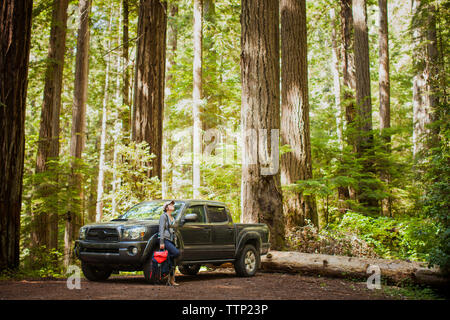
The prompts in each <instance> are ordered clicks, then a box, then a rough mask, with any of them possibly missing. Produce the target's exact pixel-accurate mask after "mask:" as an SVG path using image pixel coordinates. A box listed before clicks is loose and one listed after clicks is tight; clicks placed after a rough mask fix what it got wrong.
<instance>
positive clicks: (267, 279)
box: [0, 269, 399, 300]
mask: <svg viewBox="0 0 450 320" xmlns="http://www.w3.org/2000/svg"><path fill="white" fill-rule="evenodd" d="M176 281H177V282H178V283H179V284H180V285H179V286H178V287H169V286H164V285H149V284H147V283H146V282H145V280H144V277H143V276H141V275H112V276H111V277H110V278H109V279H108V280H106V281H104V282H91V281H88V280H87V279H84V278H82V279H81V283H80V289H72V290H69V289H68V287H67V281H66V280H65V279H52V280H21V281H10V280H4V281H0V300H100V299H101V300H128V299H130V300H148V299H151V300H155V299H158V300H162V299H164V300H166V299H169V300H180V299H182V300H197V299H198V300H380V299H381V300H383V299H399V297H393V296H390V295H388V294H387V293H385V292H384V290H382V289H381V290H369V289H367V286H366V283H365V282H354V281H350V280H343V279H332V278H324V277H314V276H303V275H296V274H282V273H257V274H256V275H255V276H254V277H251V278H240V277H237V276H236V275H235V273H234V270H232V269H216V270H206V271H200V272H199V274H197V275H196V276H185V275H181V274H178V273H177V277H176Z"/></svg>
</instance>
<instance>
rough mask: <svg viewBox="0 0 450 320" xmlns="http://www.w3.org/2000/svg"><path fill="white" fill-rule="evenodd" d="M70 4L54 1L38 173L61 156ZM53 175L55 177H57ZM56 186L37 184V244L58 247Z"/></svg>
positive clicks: (34, 227) (34, 231)
mask: <svg viewBox="0 0 450 320" xmlns="http://www.w3.org/2000/svg"><path fill="white" fill-rule="evenodd" d="M68 4H69V1H68V0H63V1H54V2H53V13H52V24H51V31H50V44H49V50H48V58H47V59H48V61H47V70H46V73H45V86H44V98H43V103H42V112H41V122H40V130H39V144H38V152H37V159H36V173H38V174H39V173H49V172H52V171H53V170H52V168H49V164H48V161H49V160H55V159H57V158H58V156H59V131H60V125H59V122H60V121H59V114H60V110H61V91H62V77H63V69H64V53H65V49H66V26H67V7H68ZM53 173H56V172H53ZM45 179H47V178H45ZM51 179H52V180H53V179H54V177H52V178H51ZM56 189H57V188H55V187H52V186H50V185H49V184H47V183H43V184H41V185H39V186H38V187H37V190H36V194H37V196H38V197H41V198H43V200H44V202H43V203H42V205H41V207H40V208H39V210H38V212H33V217H32V220H33V223H32V234H31V238H32V243H33V246H35V247H40V246H43V245H46V246H47V247H49V246H50V247H52V248H56V247H57V244H58V206H57V204H55V199H54V198H52V199H50V198H49V197H51V196H52V195H54V194H55V193H56ZM50 234H51V237H50Z"/></svg>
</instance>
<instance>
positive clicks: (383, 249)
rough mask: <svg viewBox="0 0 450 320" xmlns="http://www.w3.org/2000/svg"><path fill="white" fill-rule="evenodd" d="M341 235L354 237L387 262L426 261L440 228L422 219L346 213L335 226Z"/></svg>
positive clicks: (434, 244)
mask: <svg viewBox="0 0 450 320" xmlns="http://www.w3.org/2000/svg"><path fill="white" fill-rule="evenodd" d="M332 228H333V229H335V230H338V231H340V232H344V233H349V234H354V235H356V236H357V237H358V238H360V239H362V240H364V241H365V242H367V243H368V244H369V245H371V246H372V247H373V249H374V250H375V252H376V253H377V254H378V255H379V256H380V257H383V258H386V259H411V260H418V261H425V259H426V258H427V257H428V255H429V253H430V251H431V249H432V248H434V247H435V246H436V234H437V233H438V228H437V226H436V225H435V224H434V223H433V221H432V220H431V219H428V220H427V219H424V218H423V217H403V218H397V219H394V218H389V217H377V218H373V217H368V216H364V215H361V214H358V213H355V212H347V213H346V214H345V215H344V216H343V218H342V220H341V221H340V222H339V224H337V225H334V226H332Z"/></svg>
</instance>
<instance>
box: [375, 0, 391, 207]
mask: <svg viewBox="0 0 450 320" xmlns="http://www.w3.org/2000/svg"><path fill="white" fill-rule="evenodd" d="M378 7H379V10H380V13H379V23H380V27H379V31H378V34H379V36H378V37H379V61H380V63H379V72H378V74H379V86H380V90H379V91H380V133H381V136H382V137H383V139H384V142H385V143H386V151H387V152H390V143H391V136H390V135H389V134H388V133H386V129H389V128H390V127H391V106H390V96H391V93H390V82H389V33H388V8H387V0H378ZM381 180H382V181H384V183H385V184H386V185H389V183H390V177H389V173H388V172H386V170H383V169H382V172H381ZM381 210H382V212H383V215H385V216H391V213H392V210H391V199H390V197H387V198H385V199H382V200H381Z"/></svg>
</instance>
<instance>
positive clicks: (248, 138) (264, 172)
mask: <svg viewBox="0 0 450 320" xmlns="http://www.w3.org/2000/svg"><path fill="white" fill-rule="evenodd" d="M241 32H242V37H241V81H242V111H241V124H242V133H243V148H242V162H243V163H242V187H241V199H242V201H241V206H242V211H241V212H242V215H241V219H242V222H244V223H254V222H262V223H266V224H267V225H268V226H269V228H270V243H271V244H272V247H273V248H281V247H282V245H283V243H284V221H283V208H282V194H281V183H280V172H279V168H278V160H279V151H278V143H279V140H278V139H279V138H278V137H279V129H280V86H279V81H280V66H279V58H280V56H279V52H280V50H279V3H278V1H277V0H263V1H253V0H243V1H242V14H241ZM269 135H270V137H271V139H270V142H269V139H268V136H269ZM269 155H271V157H270V158H269ZM270 159H271V160H272V161H271V160H270Z"/></svg>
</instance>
